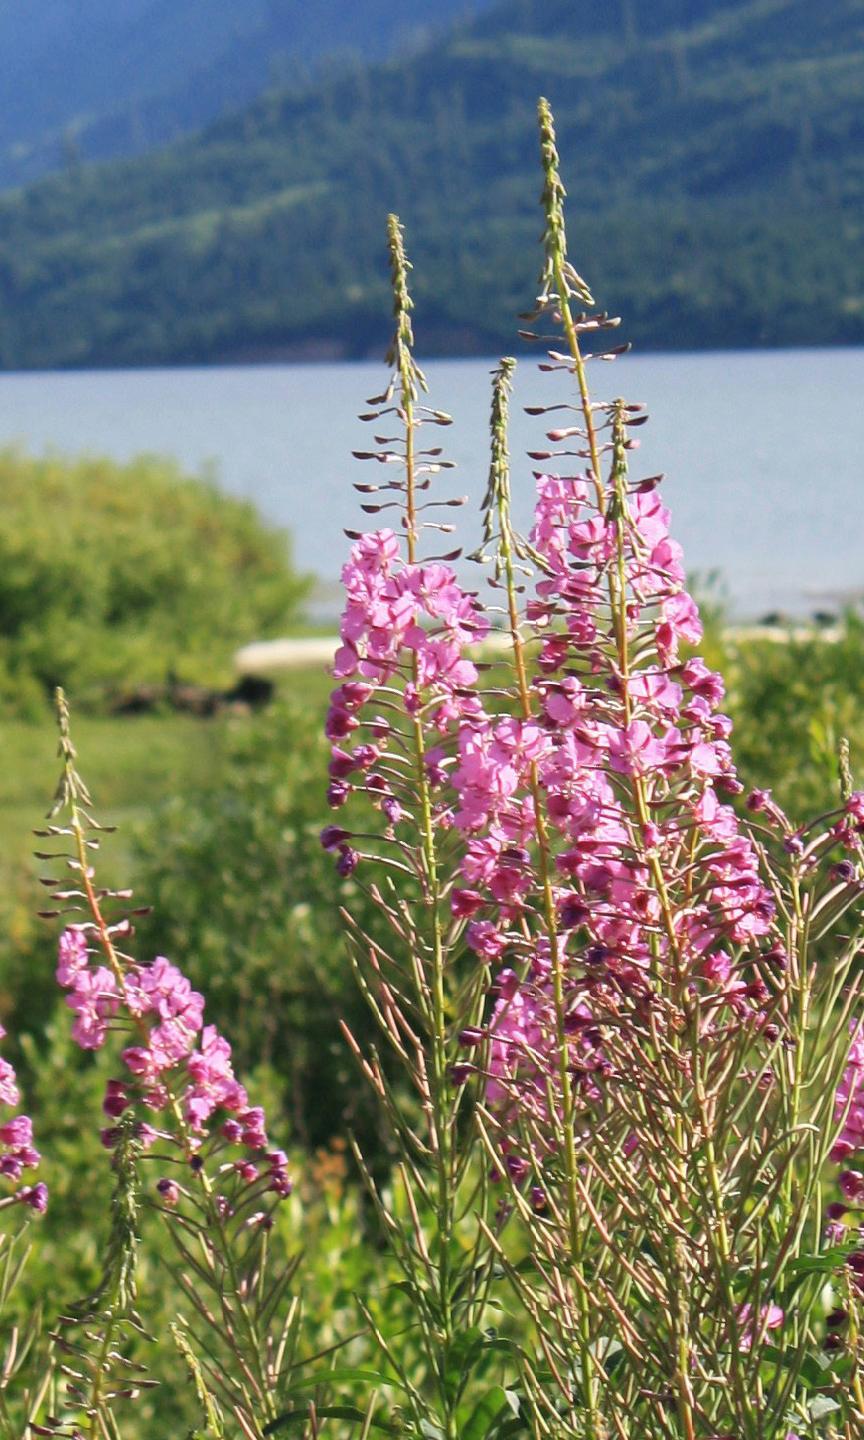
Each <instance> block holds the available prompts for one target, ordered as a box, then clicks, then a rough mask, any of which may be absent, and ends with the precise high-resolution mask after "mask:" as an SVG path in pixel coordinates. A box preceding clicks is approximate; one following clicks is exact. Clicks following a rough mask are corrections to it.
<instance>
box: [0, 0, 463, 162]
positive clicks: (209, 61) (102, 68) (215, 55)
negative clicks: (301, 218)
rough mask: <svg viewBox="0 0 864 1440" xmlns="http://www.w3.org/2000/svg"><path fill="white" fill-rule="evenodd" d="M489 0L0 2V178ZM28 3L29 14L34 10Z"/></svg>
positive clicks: (372, 47) (102, 150)
mask: <svg viewBox="0 0 864 1440" xmlns="http://www.w3.org/2000/svg"><path fill="white" fill-rule="evenodd" d="M489 3H490V0H435V3H434V7H433V6H431V5H430V4H429V0H401V3H400V5H399V6H398V8H397V7H394V5H393V4H392V0H314V4H309V3H308V0H244V3H243V4H242V5H238V4H237V3H236V0H206V3H205V4H202V3H201V0H39V4H38V6H34V5H32V4H29V3H27V0H0V92H2V95H3V107H2V111H0V186H4V185H5V186H8V185H12V184H20V183H22V182H24V181H27V180H31V179H34V178H36V177H38V176H40V175H42V174H44V173H46V172H47V171H51V170H56V169H59V168H62V167H64V166H69V165H72V164H77V163H80V162H81V161H85V160H91V159H100V158H105V157H108V156H119V155H129V154H135V153H139V152H141V151H144V150H146V149H148V148H152V147H153V146H154V145H156V144H164V143H165V142H167V141H170V140H172V139H174V138H176V137H178V136H180V135H182V134H185V133H188V132H189V131H191V130H196V129H200V128H201V127H202V126H203V125H205V124H207V123H209V122H210V121H212V120H214V119H215V118H217V117H218V116H220V115H222V114H224V113H225V112H226V111H227V110H229V109H231V108H238V107H240V106H242V105H244V104H247V103H249V102H250V101H251V100H253V99H255V97H256V96H258V95H260V94H261V92H262V91H264V90H266V89H267V88H268V86H271V85H274V84H280V85H282V86H290V87H291V88H294V89H296V88H298V86H300V85H302V84H303V83H304V82H305V83H308V82H309V80H310V78H311V77H312V75H313V74H314V73H316V70H317V69H319V68H320V66H321V65H322V63H326V64H327V65H328V66H329V68H330V69H331V70H336V69H339V68H345V67H346V66H350V65H352V64H353V65H356V64H358V63H360V62H363V61H366V60H369V59H370V58H379V57H381V56H385V55H391V54H395V53H400V52H404V51H406V50H411V49H416V48H417V47H418V45H420V44H421V43H423V42H424V40H425V41H427V42H428V40H429V38H430V37H431V36H433V35H434V34H436V33H437V32H438V31H439V30H440V29H441V28H443V27H445V26H446V25H447V23H448V22H450V21H452V20H454V19H458V18H460V17H462V16H464V15H467V14H468V13H470V12H473V11H474V10H477V9H480V8H482V5H483V4H489ZM37 11H38V13H36V12H37Z"/></svg>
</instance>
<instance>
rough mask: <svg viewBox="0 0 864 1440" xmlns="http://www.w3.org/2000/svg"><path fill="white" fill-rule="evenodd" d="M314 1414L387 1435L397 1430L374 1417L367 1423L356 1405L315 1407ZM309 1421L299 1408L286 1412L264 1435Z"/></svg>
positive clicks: (304, 1410)
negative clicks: (384, 1432) (369, 1424)
mask: <svg viewBox="0 0 864 1440" xmlns="http://www.w3.org/2000/svg"><path fill="white" fill-rule="evenodd" d="M315 1414H316V1415H318V1416H320V1417H321V1419H323V1420H353V1421H354V1423H355V1424H357V1425H363V1424H368V1423H371V1425H372V1428H373V1429H375V1430H385V1431H386V1432H387V1434H388V1435H397V1434H398V1433H399V1428H400V1427H397V1426H396V1425H394V1424H393V1423H392V1422H391V1421H389V1420H376V1419H375V1418H374V1417H373V1419H372V1421H371V1422H370V1421H369V1416H368V1415H367V1413H366V1411H365V1410H360V1409H359V1408H358V1407H357V1406H356V1405H316V1407H315ZM308 1420H309V1411H308V1410H307V1409H305V1407H304V1408H301V1409H298V1410H286V1411H285V1413H284V1414H283V1415H277V1417H276V1419H275V1420H271V1421H270V1423H269V1425H265V1426H264V1431H263V1433H264V1434H265V1435H275V1434H276V1431H277V1430H282V1429H285V1428H286V1427H287V1426H289V1425H302V1424H305V1423H307V1422H308Z"/></svg>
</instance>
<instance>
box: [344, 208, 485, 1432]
mask: <svg viewBox="0 0 864 1440" xmlns="http://www.w3.org/2000/svg"><path fill="white" fill-rule="evenodd" d="M388 246H389V255H390V270H391V278H392V286H393V297H394V335H393V342H392V345H391V347H390V351H389V353H388V357H387V360H388V364H389V366H390V368H391V379H390V382H389V384H388V386H387V389H386V390H385V392H384V393H383V394H382V395H379V396H376V397H375V398H374V399H373V400H372V401H370V402H369V403H370V405H372V406H374V409H373V410H372V411H371V412H369V413H367V414H365V415H364V416H363V417H362V418H363V419H364V420H365V421H367V422H370V423H374V422H376V421H378V420H380V419H381V418H382V417H384V416H392V417H394V418H395V422H396V425H395V426H394V427H393V428H394V429H398V433H397V434H396V435H386V436H384V435H381V436H378V435H376V437H375V438H376V443H377V445H378V446H379V448H378V449H377V450H373V451H360V452H356V453H357V455H358V458H360V459H362V460H365V461H371V462H377V463H378V464H381V465H384V466H388V467H392V473H393V475H394V477H395V478H392V479H390V480H388V481H387V482H386V483H384V484H382V485H377V484H366V483H361V484H358V486H357V488H358V490H359V491H360V493H361V494H363V495H366V496H370V495H374V496H377V497H379V498H377V499H375V500H367V501H366V502H365V503H364V505H363V509H364V510H365V511H366V513H368V514H378V513H380V512H381V511H383V510H395V512H396V515H397V517H398V530H394V529H382V530H378V531H375V532H373V533H369V534H362V533H357V532H350V538H351V539H352V540H353V541H354V546H353V549H352V552H351V558H350V560H349V562H348V564H347V565H346V567H345V569H344V571H343V582H344V584H345V589H346V605H345V611H344V614H343V618H342V627H341V633H342V644H341V648H340V649H339V651H338V653H337V656H336V661H335V666H334V671H335V676H336V679H337V682H338V683H337V686H336V688H335V690H334V691H333V694H332V697H331V705H330V711H329V714H328V719H327V733H328V736H329V738H330V740H331V742H332V744H333V754H332V760H331V765H330V774H331V784H330V790H329V799H330V803H331V805H332V806H333V807H334V809H341V808H342V807H343V806H344V805H346V804H347V803H348V802H349V801H350V803H351V813H352V814H354V813H356V814H357V815H358V820H357V821H356V822H355V825H356V828H355V829H354V830H353V831H349V830H347V829H346V828H344V827H343V826H342V825H336V824H334V825H330V826H328V827H326V829H325V831H324V832H323V834H322V842H323V844H324V845H325V847H327V848H329V849H331V850H332V851H333V852H334V854H335V855H336V857H337V868H338V870H339V873H340V874H341V875H342V876H343V877H348V876H351V877H352V878H353V881H354V883H355V884H357V885H360V886H363V887H365V888H366V889H367V891H368V893H369V894H370V895H371V897H372V898H373V900H374V901H375V902H376V903H377V905H378V906H379V908H380V911H381V913H382V916H383V917H384V921H385V925H386V928H387V931H388V932H389V940H388V941H387V942H386V943H384V942H382V941H381V940H380V938H374V937H373V936H371V935H369V934H367V933H365V932H364V931H363V930H362V928H361V927H360V925H359V924H358V923H357V922H356V921H355V920H354V919H353V917H352V916H351V913H350V906H349V908H348V910H347V912H346V918H347V921H348V927H349V937H350V940H351V952H352V959H353V962H354V966H355V971H356V974H357V977H358V981H359V983H360V986H361V988H362V990H363V993H364V994H365V996H366V998H367V1000H368V1001H369V1004H370V1006H371V1008H372V1012H373V1014H374V1016H375V1019H376V1021H377V1023H378V1025H379V1028H380V1031H381V1035H382V1038H383V1041H384V1043H385V1046H386V1048H387V1049H388V1051H389V1052H390V1055H391V1058H392V1060H393V1061H395V1064H396V1067H397V1072H398V1074H399V1079H396V1080H394V1079H391V1070H392V1066H385V1065H384V1064H383V1063H382V1062H381V1061H380V1060H379V1059H378V1057H377V1055H375V1054H372V1055H370V1056H365V1055H363V1054H362V1053H361V1050H360V1047H359V1045H358V1044H357V1042H356V1041H355V1040H354V1038H353V1036H351V1035H350V1034H349V1035H348V1041H349V1044H350V1045H351V1047H352V1049H353V1051H354V1053H355V1055H356V1056H357V1059H358V1062H359V1063H360V1065H361V1066H362V1069H363V1071H364V1073H365V1074H366V1076H367V1078H368V1079H369V1081H370V1082H371V1084H372V1086H373V1089H374V1090H375V1092H376V1094H377V1096H378V1099H379V1101H380V1103H381V1106H382V1110H383V1114H384V1116H385V1118H386V1121H387V1123H388V1125H389V1127H390V1128H391V1130H392V1133H393V1136H394V1140H395V1143H396V1159H397V1164H396V1180H397V1191H401V1197H402V1198H401V1201H400V1206H402V1205H404V1207H406V1209H407V1214H408V1215H409V1217H410V1223H409V1225H408V1230H407V1233H406V1232H405V1229H404V1227H403V1226H402V1224H401V1223H400V1222H399V1221H398V1220H397V1219H396V1217H395V1216H394V1213H393V1207H392V1206H391V1205H388V1204H387V1203H385V1200H384V1198H383V1196H382V1193H381V1191H380V1189H379V1187H378V1186H377V1185H376V1184H375V1183H374V1181H373V1179H372V1176H371V1175H370V1174H369V1173H368V1171H367V1169H366V1167H365V1164H364V1162H363V1159H362V1156H360V1155H359V1153H358V1160H359V1162H360V1164H361V1167H362V1168H363V1171H364V1174H365V1175H366V1179H367V1182H368V1183H369V1186H370V1189H371V1190H372V1193H373V1195H374V1197H375V1200H376V1204H377V1205H378V1208H379V1214H380V1217H381V1221H382V1224H383V1226H384V1228H385V1230H386V1233H387V1234H388V1235H389V1237H390V1240H391V1243H392V1247H393V1250H394V1253H395V1256H396V1259H397V1261H398V1263H399V1266H400V1269H401V1271H402V1273H403V1277H404V1280H403V1283H404V1285H405V1286H406V1288H407V1293H408V1294H409V1296H410V1299H411V1303H412V1307H413V1311H414V1316H415V1321H416V1327H417V1334H418V1336H419V1340H420V1343H421V1346H422V1350H423V1353H424V1366H425V1375H424V1380H423V1383H422V1384H417V1383H416V1382H415V1381H414V1380H413V1379H412V1378H411V1377H410V1376H409V1375H408V1374H407V1373H406V1371H405V1367H404V1364H403V1362H402V1359H401V1356H400V1349H401V1347H397V1346H394V1345H392V1344H391V1343H389V1341H388V1339H387V1337H386V1336H384V1335H382V1334H381V1331H380V1329H379V1328H378V1327H377V1326H376V1325H375V1322H374V1318H373V1317H371V1316H370V1317H369V1318H370V1323H371V1324H372V1325H373V1329H374V1330H375V1333H376V1336H377V1338H378V1339H379V1341H380V1343H381V1344H382V1346H383V1348H384V1350H385V1352H386V1354H387V1356H388V1358H389V1361H390V1365H391V1367H392V1372H393V1374H394V1376H395V1377H396V1378H398V1381H399V1383H400V1384H401V1386H402V1387H403V1390H404V1393H405V1394H406V1395H407V1396H408V1399H409V1404H410V1407H411V1410H412V1413H413V1417H414V1421H415V1423H416V1424H417V1425H423V1426H427V1427H428V1426H429V1425H433V1426H434V1427H435V1429H436V1431H437V1432H440V1433H442V1434H443V1435H444V1436H446V1437H455V1436H456V1435H457V1434H459V1433H460V1430H459V1426H460V1424H461V1423H462V1420H463V1418H464V1417H466V1416H470V1414H471V1413H472V1410H473V1407H475V1406H476V1405H478V1404H480V1396H481V1392H480V1390H479V1389H478V1381H477V1379H476V1372H477V1371H478V1370H479V1371H482V1370H483V1368H484V1366H485V1365H486V1363H487V1361H488V1357H489V1354H490V1350H489V1345H488V1343H487V1341H486V1340H485V1339H484V1337H483V1335H482V1332H481V1330H480V1322H481V1319H482V1317H483V1315H484V1314H485V1312H486V1306H487V1301H488V1297H489V1289H490V1284H491V1280H492V1261H493V1259H494V1256H493V1254H492V1252H491V1250H490V1249H489V1247H488V1245H487V1244H486V1242H485V1239H484V1236H483V1232H482V1231H481V1229H480V1228H479V1226H478V1223H477V1218H476V1216H477V1212H478V1211H479V1212H480V1213H481V1214H482V1213H483V1211H484V1210H485V1209H486V1207H487V1191H488V1179H487V1174H486V1169H485V1166H484V1165H483V1164H482V1162H481V1161H480V1157H479V1155H478V1153H477V1147H476V1145H474V1146H472V1144H471V1143H469V1137H470V1136H471V1134H472V1133H473V1132H472V1131H471V1130H470V1128H469V1127H468V1124H467V1117H468V1115H469V1113H470V1109H471V1105H472V1103H473V1097H474V1095H475V1093H476V1087H477V1084H478V1067H477V1066H476V1065H475V1064H473V1062H471V1061H470V1060H469V1059H468V1056H467V1055H466V1047H467V1049H468V1050H470V1049H471V1048H472V1047H473V1045H474V1043H475V1041H474V1036H475V1034H476V1033H478V1032H477V1026H478V1024H479V1022H480V1021H481V1019H482V1012H483V1004H484V991H485V977H484V975H483V973H482V972H480V973H478V972H477V970H476V967H475V966H474V965H473V964H471V963H466V957H465V948H464V943H463V932H464V929H465V912H464V911H463V910H461V909H460V904H459V898H458V895H457V894H456V891H455V888H454V887H455V881H456V879H457V877H458V874H459V868H460V860H459V855H460V844H461V840H460V836H459V833H458V831H457V830H455V829H454V827H453V823H452V812H451V803H450V797H449V793H448V785H447V777H448V775H449V773H450V771H451V770H452V767H453V763H454V751H455V744H456V739H455V737H456V732H457V728H458V725H459V723H460V722H461V720H462V719H464V717H465V716H467V715H471V714H477V713H479V711H480V708H481V706H480V701H479V699H478V696H477V693H476V685H477V680H478V671H477V668H476V666H475V664H474V663H473V661H472V660H471V659H470V658H469V656H468V654H467V653H466V652H467V649H468V647H469V646H471V645H472V644H473V643H475V642H476V641H477V640H479V639H480V638H482V636H483V635H484V634H485V633H486V631H487V629H488V621H487V620H486V619H485V617H484V616H483V615H482V613H481V612H480V610H479V607H478V605H477V602H476V599H475V597H473V596H471V595H469V594H468V593H466V592H465V591H464V590H463V589H462V588H461V586H460V585H459V584H458V582H457V580H456V576H455V574H454V572H453V571H452V569H451V568H450V562H451V561H452V560H453V559H455V558H457V555H458V553H459V552H458V551H457V552H450V553H447V554H443V555H440V554H438V555H432V556H429V555H427V554H425V553H424V550H425V545H426V542H427V541H428V539H429V537H430V536H433V537H435V538H439V537H441V536H442V535H448V534H449V533H450V531H451V530H452V528H453V527H452V525H451V524H449V523H448V522H446V521H441V520H440V519H438V518H436V512H438V511H440V509H442V508H444V509H448V508H450V507H454V506H459V505H461V504H462V503H463V502H462V501H461V500H459V499H451V498H445V499H437V498H435V497H434V495H433V492H432V490H431V485H432V482H433V479H434V477H435V475H436V474H438V473H439V472H440V471H442V470H444V469H447V468H449V464H448V462H447V461H446V460H443V459H442V458H441V450H440V447H438V446H430V447H426V448H421V436H422V431H423V429H424V427H426V426H428V425H430V424H431V425H433V426H446V425H448V424H449V423H450V421H449V417H448V416H446V415H445V414H444V413H443V412H441V411H439V410H435V409H432V408H431V407H429V406H428V405H427V404H426V403H424V401H423V396H424V395H425V393H426V382H425V379H424V377H423V374H422V372H421V371H420V369H419V367H418V365H417V363H416V361H415V359H414V355H413V331H412V323H411V312H412V306H413V302H412V300H411V296H410V292H409V288H408V276H409V271H410V264H409V262H408V260H407V258H406V255H405V249H404V242H403V232H402V227H401V225H400V223H399V221H398V219H397V218H396V216H391V217H390V219H389V222H388ZM399 532H401V534H400V533H399ZM364 808H365V814H366V816H367V821H366V823H365V824H361V823H360V821H359V815H360V814H361V813H362V811H363V809H364ZM402 1077H407V1079H408V1081H409V1083H410V1088H411V1091H412V1092H413V1099H412V1100H411V1101H410V1102H408V1099H407V1097H406V1095H405V1093H404V1089H403V1088H402V1086H401V1078H402ZM418 1102H419V1106H420V1115H421V1117H422V1124H421V1126H420V1127H419V1129H418V1126H417V1117H416V1109H415V1107H416V1104H417V1103H418ZM492 1223H493V1224H494V1223H495V1222H494V1220H493V1222H492ZM466 1357H467V1358H466Z"/></svg>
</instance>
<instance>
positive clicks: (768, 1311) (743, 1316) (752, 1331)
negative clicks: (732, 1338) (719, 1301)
mask: <svg viewBox="0 0 864 1440" xmlns="http://www.w3.org/2000/svg"><path fill="white" fill-rule="evenodd" d="M785 1318H786V1317H785V1314H784V1312H783V1311H782V1310H781V1309H780V1306H779V1305H763V1306H762V1307H761V1309H760V1311H759V1322H758V1326H757V1325H756V1324H755V1323H754V1319H753V1306H752V1305H742V1306H741V1307H740V1309H739V1311H738V1325H739V1330H740V1336H739V1341H738V1349H739V1350H744V1351H747V1350H751V1349H752V1347H753V1341H754V1340H755V1339H756V1335H757V1333H758V1334H759V1335H760V1336H762V1335H764V1334H765V1332H766V1331H767V1330H779V1329H780V1326H781V1325H782V1324H783V1321H784V1319H785Z"/></svg>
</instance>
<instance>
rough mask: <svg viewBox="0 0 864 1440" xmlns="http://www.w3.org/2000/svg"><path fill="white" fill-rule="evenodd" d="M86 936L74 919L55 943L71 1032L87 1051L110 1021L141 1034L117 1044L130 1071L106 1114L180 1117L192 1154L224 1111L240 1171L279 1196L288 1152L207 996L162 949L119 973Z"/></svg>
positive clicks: (110, 1094)
mask: <svg viewBox="0 0 864 1440" xmlns="http://www.w3.org/2000/svg"><path fill="white" fill-rule="evenodd" d="M87 935H88V929H87V927H86V926H83V925H76V926H70V927H68V928H67V929H66V930H65V931H64V932H63V934H62V935H61V937H60V942H59V958H58V966H57V979H58V981H59V982H60V984H61V985H63V986H64V987H65V988H66V989H68V990H69V994H68V995H67V997H66V1003H67V1005H68V1006H69V1007H70V1009H71V1010H73V1011H74V1012H75V1017H76V1018H75V1023H74V1026H73V1035H74V1037H75V1039H76V1041H77V1043H78V1044H79V1045H81V1046H82V1048H83V1049H88V1050H94V1049H98V1048H100V1046H101V1045H102V1044H104V1041H105V1037H106V1034H107V1030H108V1026H109V1023H110V1022H111V1021H114V1020H116V1023H118V1024H121V1023H122V1025H123V1028H124V1029H125V1030H127V1031H128V1029H129V1028H130V1027H131V1028H132V1029H133V1033H134V1034H135V1038H136V1039H137V1041H138V1043H137V1044H135V1045H129V1046H127V1047H126V1048H125V1049H124V1050H123V1055H122V1058H123V1063H124V1065H125V1066H126V1070H127V1071H128V1072H129V1073H128V1077H127V1078H126V1079H124V1080H116V1079H115V1080H111V1081H109V1083H108V1087H107V1091H106V1095H105V1101H104V1109H105V1113H106V1115H108V1116H109V1117H110V1118H112V1119H117V1118H118V1117H119V1116H120V1115H122V1114H123V1112H124V1111H125V1110H126V1109H127V1107H128V1106H129V1105H131V1104H133V1103H135V1102H136V1101H140V1102H141V1103H142V1104H143V1105H144V1107H146V1109H147V1110H148V1111H149V1112H151V1113H152V1114H154V1115H156V1114H159V1113H164V1114H166V1115H168V1116H171V1117H175V1118H176V1117H177V1116H179V1117H180V1121H181V1123H182V1125H183V1128H184V1131H185V1133H186V1136H187V1148H188V1149H190V1151H191V1152H192V1154H193V1156H194V1155H196V1154H197V1153H198V1150H199V1148H200V1143H201V1137H203V1136H204V1135H205V1134H206V1133H207V1130H208V1125H209V1122H210V1121H211V1120H212V1118H213V1116H214V1115H215V1114H216V1113H217V1112H218V1113H219V1114H220V1115H221V1116H223V1117H224V1119H223V1124H222V1126H221V1132H220V1135H221V1139H223V1140H225V1141H227V1142H229V1143H230V1144H233V1145H238V1146H241V1147H243V1149H244V1151H245V1152H246V1154H245V1156H244V1158H243V1159H242V1160H240V1161H238V1162H237V1167H236V1168H237V1173H238V1174H241V1173H242V1174H243V1177H244V1178H245V1179H247V1180H248V1181H250V1182H251V1181H253V1180H255V1181H261V1182H262V1188H263V1189H264V1190H266V1191H269V1192H272V1193H273V1194H275V1195H276V1196H279V1197H281V1196H284V1195H288V1194H290V1191H291V1180H290V1177H289V1175H288V1169H287V1159H286V1157H285V1155H284V1153H283V1152H282V1151H276V1150H273V1151H271V1150H268V1141H267V1135H266V1130H265V1121H264V1112H263V1110H261V1109H260V1108H259V1107H257V1106H250V1104H249V1099H248V1096H247V1093H246V1090H245V1089H244V1087H243V1086H242V1085H241V1084H240V1083H239V1081H238V1080H237V1079H236V1077H235V1075H234V1071H233V1068H232V1064H231V1046H230V1045H229V1043H228V1041H227V1040H226V1039H225V1038H224V1037H223V1036H222V1035H220V1034H219V1031H218V1030H217V1028H216V1026H215V1025H205V1024H204V998H203V996H202V995H200V994H199V993H198V991H197V990H193V988H192V986H191V984H190V983H189V981H188V979H187V978H186V976H185V975H183V973H182V971H180V970H179V969H178V968H177V966H176V965H173V964H172V963H171V961H170V960H166V959H165V958H164V957H163V956H158V957H157V958H156V959H155V960H154V961H153V963H152V964H151V965H139V964H137V963H136V962H134V961H127V962H126V964H125V967H124V969H123V971H122V972H118V973H115V971H114V970H113V969H111V968H109V967H107V966H105V965H101V964H94V963H92V960H91V949H90V946H89V945H88V940H87ZM139 1128H140V1132H141V1133H140V1136H139V1138H140V1139H141V1140H142V1141H143V1143H144V1144H145V1146H149V1145H150V1144H152V1143H153V1142H154V1141H155V1140H156V1139H157V1136H158V1133H159V1132H157V1131H156V1130H154V1129H153V1127H152V1126H150V1125H143V1126H141V1127H139ZM115 1135H116V1130H115V1129H114V1128H113V1127H108V1128H107V1129H106V1130H105V1131H103V1139H104V1141H105V1143H106V1144H107V1145H111V1144H112V1143H113V1140H114V1137H115ZM253 1172H254V1173H253ZM168 1193H169V1194H170V1193H172V1192H171V1191H170V1190H169V1192H168Z"/></svg>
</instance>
